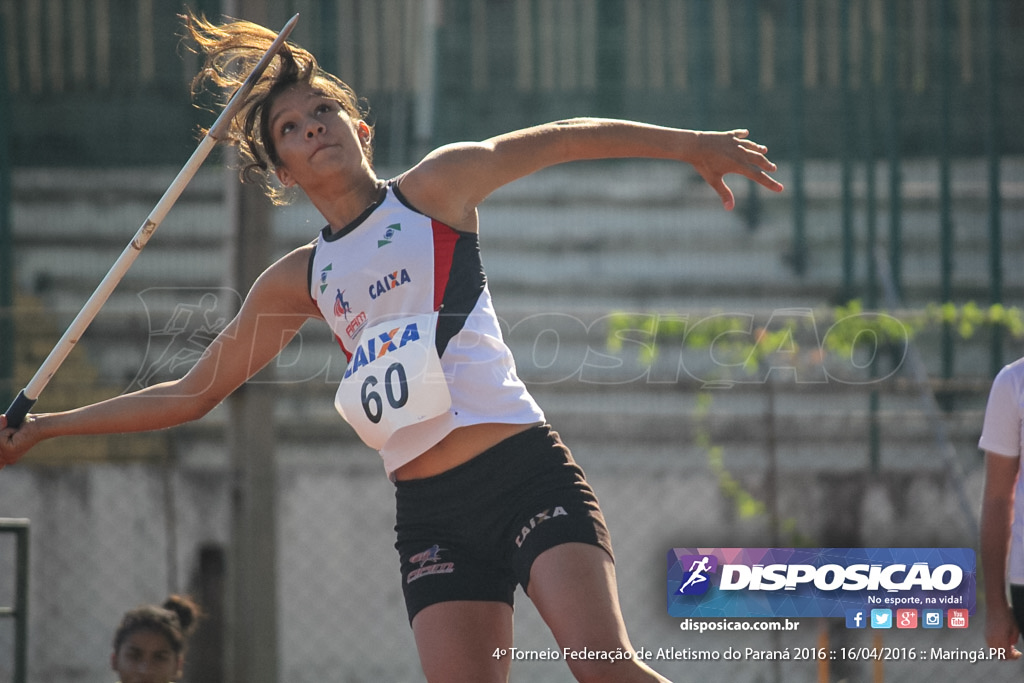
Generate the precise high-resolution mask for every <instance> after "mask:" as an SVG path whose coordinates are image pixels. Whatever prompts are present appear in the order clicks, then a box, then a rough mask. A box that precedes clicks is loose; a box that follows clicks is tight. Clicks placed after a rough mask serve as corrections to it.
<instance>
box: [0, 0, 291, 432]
mask: <svg viewBox="0 0 1024 683" xmlns="http://www.w3.org/2000/svg"><path fill="white" fill-rule="evenodd" d="M298 20H299V15H298V14H296V15H295V16H293V17H292V18H291V19H290V20H289V21H288V23H287V24H285V25H284V28H282V29H281V32H280V33H279V34H278V35H277V38H276V39H275V40H274V42H273V43H272V44H271V45H270V47H269V48H268V49H267V51H266V52H265V53H264V54H263V57H262V58H261V59H260V61H259V62H257V64H256V66H255V67H253V70H252V72H251V73H250V74H249V76H248V78H246V80H245V82H244V83H242V85H241V86H240V87H239V88H238V90H237V91H236V92H235V94H234V95H233V96H232V97H231V99H230V100H229V101H228V103H227V104H226V105H225V106H224V110H223V111H222V112H221V113H220V116H218V117H217V120H216V121H214V124H213V126H211V127H210V130H209V132H208V133H207V134H206V135H205V136H204V137H203V139H202V141H201V142H200V143H199V146H198V147H196V150H195V151H194V152H192V156H191V157H190V158H189V160H188V162H187V163H186V164H185V165H184V166H183V167H182V169H181V170H180V171H179V172H178V175H177V176H176V177H175V178H174V181H173V182H172V183H171V184H170V186H169V187H168V188H167V190H166V191H165V192H164V194H163V196H162V197H161V198H160V201H158V202H157V204H156V206H155V207H153V210H152V211H151V212H150V214H149V216H148V217H147V218H146V221H145V222H144V223H143V224H142V226H141V227H140V228H139V230H138V232H136V233H135V237H134V238H132V241H131V242H130V243H129V244H128V246H126V247H125V248H124V251H122V252H121V255H120V256H119V257H118V258H117V261H115V262H114V265H113V266H111V268H110V270H109V271H108V272H107V274H106V275H105V276H104V277H103V280H101V281H100V284H99V286H97V287H96V290H95V291H94V292H93V293H92V296H90V297H89V299H88V301H86V302H85V305H84V306H83V307H82V310H81V311H79V313H78V315H76V316H75V319H74V320H73V321H71V324H70V325H69V326H68V329H67V331H65V332H64V336H62V337H61V338H60V341H58V342H57V344H56V346H54V347H53V350H51V351H50V354H49V355H48V356H47V357H46V360H45V361H43V364H42V365H41V366H39V369H38V370H37V371H36V374H35V375H33V377H32V379H31V380H30V381H29V383H28V384H27V385H26V386H25V388H24V389H23V390H22V392H21V395H20V396H19V397H18V398H17V399H16V400H15V403H14V404H12V407H11V408H12V409H11V410H8V412H7V422H8V425H9V426H12V427H16V426H18V424H20V423H21V419H22V418H24V414H22V415H17V413H18V412H20V411H19V410H17V409H15V405H23V406H25V407H24V410H26V411H27V409H28V408H29V407H31V405H32V403H34V402H35V401H36V399H38V398H39V394H40V393H42V391H43V389H45V388H46V385H47V384H48V383H49V382H50V379H51V378H52V377H53V375H54V374H55V373H56V372H57V369H58V368H59V367H60V366H61V364H62V363H63V362H64V360H65V359H66V358H67V357H68V354H69V353H71V349H73V348H74V347H75V344H77V343H78V340H79V338H81V336H82V333H83V332H85V329H86V328H87V327H88V326H89V324H90V323H91V322H92V321H93V319H94V318H95V317H96V314H97V313H99V311H100V309H101V308H102V307H103V304H105V303H106V301H107V299H108V298H110V294H111V293H112V292H113V291H114V288H115V287H116V286H117V283H118V282H120V281H121V279H122V278H123V277H124V275H125V273H127V272H128V269H129V268H130V267H131V265H132V263H134V262H135V259H136V258H137V257H138V255H139V253H140V252H141V251H142V249H143V247H145V246H146V243H148V242H149V238H150V237H152V236H153V233H154V232H155V231H156V229H157V228H158V227H159V226H160V223H161V222H162V221H163V219H164V218H165V217H166V216H167V213H168V212H169V211H170V210H171V207H172V206H174V203H175V202H176V201H177V200H178V197H179V196H181V193H182V192H183V191H184V189H185V187H186V186H187V185H188V184H189V182H190V181H191V180H192V178H193V176H195V174H196V171H198V170H199V167H200V166H202V165H203V162H204V161H205V160H206V157H207V156H209V154H210V152H211V151H212V150H213V148H214V147H215V146H216V144H217V142H218V140H219V139H220V137H221V136H222V135H223V133H224V131H225V130H226V129H227V127H228V126H229V125H230V123H231V119H232V118H234V116H235V113H236V112H237V111H238V107H239V106H240V105H241V104H242V102H243V101H244V99H245V98H246V97H247V96H248V94H249V92H250V91H251V90H252V88H253V86H254V85H255V84H256V81H257V80H259V77H260V76H261V75H262V74H263V72H264V71H265V70H266V68H267V65H268V64H270V61H271V60H272V59H273V58H274V55H275V54H277V52H278V51H279V50H280V49H281V46H282V45H284V42H285V40H286V39H287V38H288V35H289V34H290V33H291V32H292V29H293V28H295V24H296V22H297V21H298ZM12 418H13V419H12Z"/></svg>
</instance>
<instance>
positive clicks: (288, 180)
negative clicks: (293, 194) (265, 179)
mask: <svg viewBox="0 0 1024 683" xmlns="http://www.w3.org/2000/svg"><path fill="white" fill-rule="evenodd" d="M274 174H275V175H276V176H277V179H278V180H279V181H281V184H282V185H284V186H285V187H291V186H292V185H294V184H295V178H294V177H292V174H291V173H290V172H289V171H288V169H287V168H285V167H284V166H275V167H274Z"/></svg>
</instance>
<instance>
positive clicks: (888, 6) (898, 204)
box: [884, 2, 903, 298]
mask: <svg viewBox="0 0 1024 683" xmlns="http://www.w3.org/2000/svg"><path fill="white" fill-rule="evenodd" d="M884 6H885V11H886V17H885V53H886V63H885V74H886V77H885V85H886V97H887V98H888V104H889V112H888V121H886V124H887V125H886V131H887V138H888V140H887V142H886V147H887V148H888V153H889V268H890V270H891V271H892V279H893V284H894V286H895V287H896V292H897V294H898V295H899V296H900V297H901V298H902V296H903V253H902V252H903V229H902V222H901V221H902V215H901V211H902V203H903V200H902V177H901V176H902V155H901V152H900V144H901V143H902V140H901V132H900V94H899V89H900V84H899V62H900V60H899V52H898V48H899V9H900V3H898V2H886V3H885V5H884Z"/></svg>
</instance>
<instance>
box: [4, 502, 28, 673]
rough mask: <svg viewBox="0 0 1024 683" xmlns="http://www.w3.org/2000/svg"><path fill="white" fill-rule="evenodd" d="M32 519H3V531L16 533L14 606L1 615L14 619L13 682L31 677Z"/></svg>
mask: <svg viewBox="0 0 1024 683" xmlns="http://www.w3.org/2000/svg"><path fill="white" fill-rule="evenodd" d="M28 530H29V520H27V519H8V518H0V532H3V533H10V534H13V535H14V555H15V558H14V560H15V562H14V564H15V567H14V572H15V576H14V605H12V606H11V607H0V617H11V618H13V619H14V671H13V675H14V677H13V678H12V679H11V680H12V683H26V681H27V680H28V574H29V566H28V554H29V550H28V542H29V537H28V536H29V534H28Z"/></svg>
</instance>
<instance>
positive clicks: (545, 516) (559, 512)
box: [516, 505, 569, 548]
mask: <svg viewBox="0 0 1024 683" xmlns="http://www.w3.org/2000/svg"><path fill="white" fill-rule="evenodd" d="M568 514H569V513H568V512H566V511H565V508H564V507H562V506H561V505H556V506H555V507H554V508H549V509H547V510H543V511H541V512H539V513H537V514H536V515H534V516H533V517H531V518H530V521H529V522H527V523H526V524H524V525H523V528H522V530H521V531H520V532H519V535H518V536H516V547H518V548H522V547H523V541H525V540H526V537H527V536H528V535H529V534H530V532H531V531H533V530H534V529H536V528H537V526H538V525H539V524H543V523H544V522H546V521H548V520H549V519H554V518H555V517H564V516H566V515H568Z"/></svg>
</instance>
